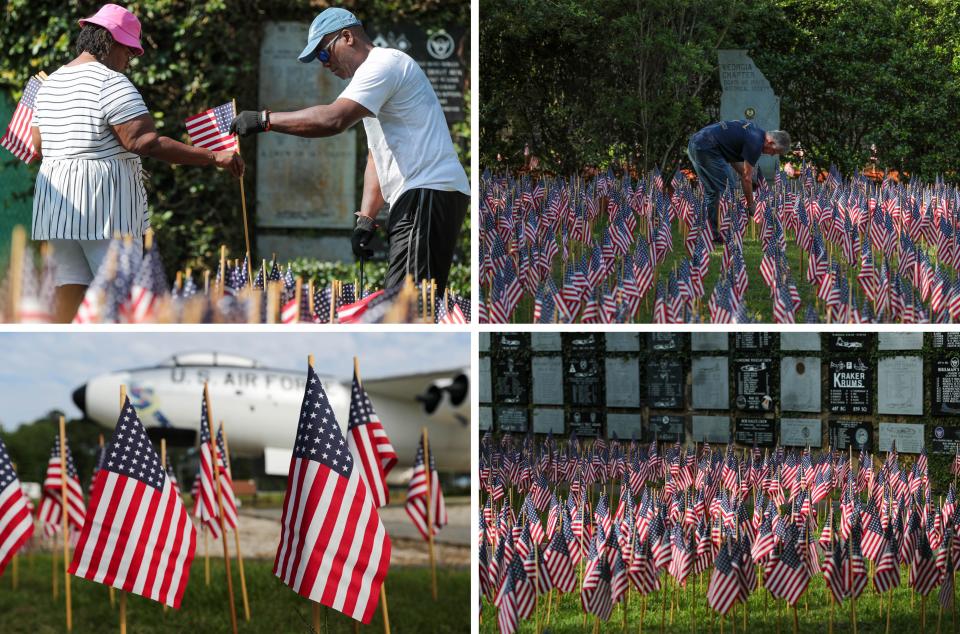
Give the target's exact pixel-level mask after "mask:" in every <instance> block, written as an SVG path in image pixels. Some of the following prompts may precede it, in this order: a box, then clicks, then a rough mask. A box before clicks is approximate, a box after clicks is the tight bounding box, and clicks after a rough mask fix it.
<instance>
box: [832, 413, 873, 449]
mask: <svg viewBox="0 0 960 634" xmlns="http://www.w3.org/2000/svg"><path fill="white" fill-rule="evenodd" d="M828 429H829V432H830V446H831V447H832V448H833V449H835V450H837V451H846V449H847V447H848V446H850V445H853V450H854V451H860V450H861V449H866V450H867V451H873V425H872V424H871V423H869V422H866V421H856V420H832V421H830V424H829V428H828Z"/></svg>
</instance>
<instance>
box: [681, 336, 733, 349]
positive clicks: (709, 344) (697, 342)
mask: <svg viewBox="0 0 960 634" xmlns="http://www.w3.org/2000/svg"><path fill="white" fill-rule="evenodd" d="M729 348H730V341H729V338H728V336H727V333H725V332H692V333H690V349H691V350H693V351H694V352H709V351H711V350H728V349H729Z"/></svg>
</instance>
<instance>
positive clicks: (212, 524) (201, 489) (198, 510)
mask: <svg viewBox="0 0 960 634" xmlns="http://www.w3.org/2000/svg"><path fill="white" fill-rule="evenodd" d="M210 438H211V436H210V420H209V418H208V415H207V399H206V392H205V393H204V397H203V398H202V399H201V402H200V465H199V466H198V467H197V477H196V479H195V480H194V485H197V483H198V482H199V486H198V493H199V495H197V496H195V497H194V506H193V516H194V517H196V518H197V519H198V520H200V522H201V524H202V525H203V526H204V527H206V529H207V530H209V531H210V534H211V535H212V536H213V538H214V539H218V538H219V537H220V521H219V519H218V518H219V517H220V507H219V505H218V504H217V483H216V481H215V480H214V473H213V454H212V453H211V450H210Z"/></svg>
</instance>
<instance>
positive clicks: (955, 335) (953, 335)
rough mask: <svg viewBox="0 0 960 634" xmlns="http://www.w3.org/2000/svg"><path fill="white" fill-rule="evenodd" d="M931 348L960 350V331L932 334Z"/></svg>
mask: <svg viewBox="0 0 960 634" xmlns="http://www.w3.org/2000/svg"><path fill="white" fill-rule="evenodd" d="M932 341H933V347H934V348H947V349H949V350H960V331H948V332H942V331H941V332H935V333H933V339H932Z"/></svg>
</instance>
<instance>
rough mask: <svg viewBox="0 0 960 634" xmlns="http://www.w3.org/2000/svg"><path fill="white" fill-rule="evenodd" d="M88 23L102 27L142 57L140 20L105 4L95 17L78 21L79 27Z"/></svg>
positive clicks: (124, 10) (127, 12) (122, 9)
mask: <svg viewBox="0 0 960 634" xmlns="http://www.w3.org/2000/svg"><path fill="white" fill-rule="evenodd" d="M88 23H89V24H96V25H98V26H102V27H103V28H105V29H106V30H107V31H109V32H110V35H112V36H113V39H114V40H116V41H117V42H119V43H121V44H123V45H124V46H128V47H130V48H131V49H133V52H134V53H136V54H137V55H143V47H142V46H140V20H138V19H137V16H135V15H133V14H132V13H130V12H129V11H127V10H126V9H124V8H123V7H121V6H119V5H116V4H105V5H103V6H102V7H100V10H99V11H97V13H96V15H93V16H91V17H89V18H83V19H82V20H80V21H79V24H80V26H83V25H84V24H88Z"/></svg>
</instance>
